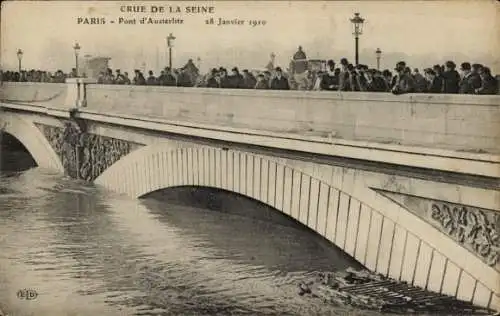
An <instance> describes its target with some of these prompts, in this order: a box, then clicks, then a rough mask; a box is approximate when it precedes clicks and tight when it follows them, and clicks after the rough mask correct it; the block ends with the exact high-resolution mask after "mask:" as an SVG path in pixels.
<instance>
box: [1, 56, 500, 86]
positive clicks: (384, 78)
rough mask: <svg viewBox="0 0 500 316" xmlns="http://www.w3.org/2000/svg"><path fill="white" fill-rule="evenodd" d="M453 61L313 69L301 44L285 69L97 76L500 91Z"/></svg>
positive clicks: (17, 76)
mask: <svg viewBox="0 0 500 316" xmlns="http://www.w3.org/2000/svg"><path fill="white" fill-rule="evenodd" d="M456 68H457V66H456V65H455V63H454V62H453V61H447V62H446V63H445V64H444V65H434V66H433V67H432V68H426V69H424V70H423V72H422V73H421V72H420V71H419V69H417V68H414V69H413V70H412V69H411V68H410V67H408V65H407V64H406V63H405V62H404V61H401V62H398V63H397V64H396V67H395V68H394V72H392V71H390V70H387V69H386V70H384V71H379V70H377V69H373V68H369V67H368V66H367V65H363V64H358V65H353V64H352V63H350V62H349V61H348V60H347V59H346V58H342V59H340V62H339V65H338V67H337V64H336V63H335V62H334V61H333V60H328V61H327V62H326V67H324V68H323V69H318V70H311V69H310V67H309V66H308V64H307V58H306V55H305V53H304V52H303V51H302V48H301V47H299V50H298V52H297V53H295V55H294V56H293V59H292V61H291V63H290V67H289V69H288V71H286V72H285V71H283V70H282V69H281V68H280V67H274V66H272V68H271V67H270V68H269V69H267V70H264V71H249V70H248V69H244V70H243V71H241V72H240V70H239V69H238V68H237V67H234V68H232V69H231V72H228V71H227V69H226V68H224V67H219V68H213V69H211V70H210V71H209V72H208V73H207V74H205V75H200V73H199V70H198V68H197V67H196V66H195V65H194V63H193V61H192V60H191V59H190V60H189V61H188V62H187V64H186V65H185V66H184V67H182V68H179V69H170V68H169V67H165V68H164V69H163V70H161V71H160V73H159V74H157V75H155V74H154V72H153V71H152V70H150V71H148V73H147V75H145V74H144V73H143V72H142V71H141V70H139V69H136V70H134V75H133V77H132V78H130V76H129V74H128V73H127V72H121V70H120V69H116V70H115V71H114V72H113V70H112V69H107V70H106V71H104V72H101V73H100V74H99V76H98V78H97V81H98V83H100V84H122V85H131V84H132V85H156V86H177V87H206V88H226V89H271V90H330V91H370V92H392V93H394V94H403V93H448V94H449V93H455V94H456V93H460V94H498V90H499V89H498V79H497V78H495V77H494V76H493V75H492V74H491V71H490V69H489V68H488V67H486V66H484V65H481V64H472V65H471V64H470V63H468V62H464V63H462V64H461V65H460V68H459V70H460V72H459V71H457V69H456ZM0 75H1V80H2V81H17V82H25V81H30V82H55V83H62V82H64V81H65V79H66V78H71V77H76V76H77V73H76V69H72V71H71V72H70V73H68V74H65V73H63V72H62V71H61V70H58V71H56V72H55V73H54V74H51V73H50V72H46V71H39V70H36V71H35V70H31V71H21V72H10V71H7V72H4V73H0Z"/></svg>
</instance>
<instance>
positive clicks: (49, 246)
mask: <svg viewBox="0 0 500 316" xmlns="http://www.w3.org/2000/svg"><path fill="white" fill-rule="evenodd" d="M2 157H3V160H2V162H1V164H2V169H3V171H2V173H1V176H0V216H1V221H0V250H1V251H0V309H1V310H3V311H4V312H5V313H7V314H8V315H51V316H56V315H301V316H306V315H380V314H378V313H374V312H367V311H361V310H354V309H352V308H350V307H339V306H331V305H328V304H326V303H324V302H323V301H322V300H321V299H319V298H313V297H310V296H299V295H298V287H297V284H298V283H299V282H300V281H302V280H304V279H305V278H308V277H309V276H311V275H313V274H314V273H315V272H316V271H335V270H336V269H344V268H346V267H348V266H355V263H354V262H353V261H352V260H351V259H349V258H348V257H347V256H345V255H344V254H343V253H342V252H341V251H340V250H338V249H336V248H335V247H333V246H330V245H329V244H328V243H327V242H326V241H325V240H323V239H322V238H320V237H318V236H317V235H315V234H313V233H312V232H310V231H308V230H306V229H304V228H303V227H301V226H300V225H298V224H296V223H295V222H293V221H292V220H290V219H288V218H286V217H284V216H282V215H281V214H278V213H277V212H275V211H274V210H270V209H268V208H266V207H264V206H262V205H260V204H257V203H254V202H251V201H248V200H245V199H243V198H241V197H236V196H231V195H229V194H228V193H223V194H218V195H210V194H208V193H207V192H208V191H193V190H192V189H190V188H180V189H177V190H175V189H171V190H164V191H162V192H158V193H155V194H153V195H150V196H148V197H146V198H145V199H141V200H132V199H129V198H127V197H122V196H118V195H116V194H113V193H110V192H107V191H105V190H103V189H101V188H98V187H95V186H93V185H92V184H88V183H83V182H79V181H76V180H74V179H69V178H67V177H64V176H61V175H58V174H53V173H50V172H47V171H44V170H41V169H38V168H32V169H29V170H25V171H22V172H15V170H16V169H17V170H19V169H24V168H26V167H29V166H32V165H33V162H32V161H31V160H30V158H29V157H26V153H23V152H22V151H9V152H7V150H6V149H5V148H4V149H3V152H2ZM209 193H210V192H209ZM211 193H214V192H211ZM207 196H208V197H209V198H208V199H207ZM190 199H191V202H192V203H191V205H190V204H189V200H190ZM24 288H28V289H33V290H35V291H36V292H37V293H38V296H37V297H36V299H33V300H22V299H19V298H18V297H17V295H16V293H17V291H18V290H19V289H24Z"/></svg>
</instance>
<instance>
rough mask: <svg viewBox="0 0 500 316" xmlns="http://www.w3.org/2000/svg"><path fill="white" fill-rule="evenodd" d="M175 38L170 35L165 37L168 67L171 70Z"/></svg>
mask: <svg viewBox="0 0 500 316" xmlns="http://www.w3.org/2000/svg"><path fill="white" fill-rule="evenodd" d="M174 40H175V36H173V35H172V33H170V34H169V35H168V36H167V46H168V66H169V67H170V69H172V47H173V46H174V43H173V42H174Z"/></svg>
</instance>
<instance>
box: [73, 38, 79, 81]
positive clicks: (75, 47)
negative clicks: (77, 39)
mask: <svg viewBox="0 0 500 316" xmlns="http://www.w3.org/2000/svg"><path fill="white" fill-rule="evenodd" d="M73 49H74V50H75V67H76V68H75V69H76V72H75V76H76V77H78V55H79V54H80V49H81V47H80V45H79V44H78V43H75V46H73Z"/></svg>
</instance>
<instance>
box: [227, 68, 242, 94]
mask: <svg viewBox="0 0 500 316" xmlns="http://www.w3.org/2000/svg"><path fill="white" fill-rule="evenodd" d="M231 72H232V74H231V76H229V78H228V79H229V88H231V89H241V88H243V76H242V75H241V74H240V71H239V70H238V68H237V67H234V68H233V69H231Z"/></svg>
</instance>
